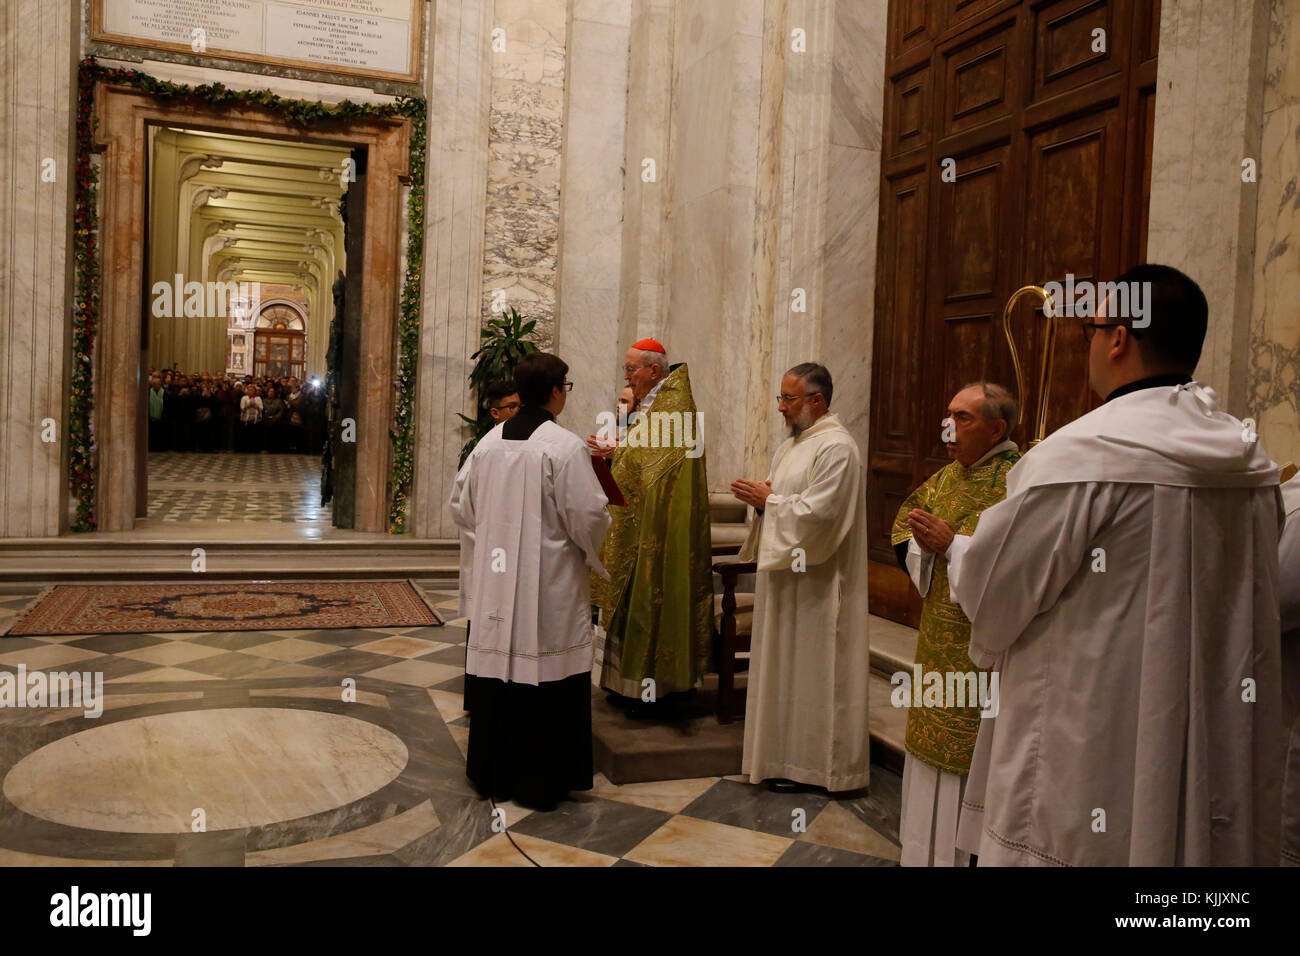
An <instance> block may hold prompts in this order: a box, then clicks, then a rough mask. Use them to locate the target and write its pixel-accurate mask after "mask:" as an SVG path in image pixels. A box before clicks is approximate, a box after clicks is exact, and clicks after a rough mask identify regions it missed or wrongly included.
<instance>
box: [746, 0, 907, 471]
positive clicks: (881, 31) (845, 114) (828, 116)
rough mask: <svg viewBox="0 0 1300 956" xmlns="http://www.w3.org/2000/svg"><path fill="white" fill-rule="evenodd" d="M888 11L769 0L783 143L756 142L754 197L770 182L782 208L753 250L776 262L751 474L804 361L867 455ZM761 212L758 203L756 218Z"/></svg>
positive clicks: (757, 333)
mask: <svg viewBox="0 0 1300 956" xmlns="http://www.w3.org/2000/svg"><path fill="white" fill-rule="evenodd" d="M886 14H887V9H886V5H885V4H884V3H861V2H855V0H768V26H767V30H768V39H767V45H766V49H767V53H766V57H765V60H764V64H763V77H764V78H763V97H764V104H765V106H764V116H765V117H767V116H768V115H769V110H770V112H771V113H773V114H774V115H773V117H772V119H770V120H766V119H765V124H764V128H765V129H767V128H769V127H768V126H767V123H768V122H771V123H773V124H779V129H774V134H775V135H773V136H772V141H773V142H774V143H775V144H776V145H775V146H773V145H772V144H771V143H765V144H764V145H763V146H762V147H761V148H762V149H763V150H764V151H765V152H766V151H772V152H775V153H776V160H775V162H773V161H772V160H770V159H765V158H761V159H760V163H759V170H760V177H762V178H761V180H760V184H759V195H760V196H764V195H766V194H767V193H768V192H769V191H774V193H775V196H776V198H777V201H778V202H779V211H778V212H777V222H776V223H775V224H772V223H766V225H765V227H764V228H763V229H760V230H758V231H757V232H756V241H755V247H754V271H755V275H756V276H757V275H762V273H763V270H772V272H773V274H774V283H773V290H772V305H771V312H770V322H771V330H770V332H768V330H766V329H761V328H760V329H757V330H754V331H753V332H751V342H753V343H761V344H760V345H759V347H758V349H757V350H755V349H754V348H753V347H751V356H750V377H751V383H750V388H749V393H750V395H751V402H750V420H749V421H748V422H747V424H746V434H747V435H748V436H749V438H748V440H747V442H746V448H745V451H746V459H745V467H746V469H747V470H748V471H750V472H754V473H758V472H760V471H763V470H765V469H766V467H767V463H768V461H769V460H770V456H771V453H772V452H773V451H774V450H775V447H776V445H777V444H778V443H779V441H780V440H781V438H782V437H783V424H782V422H781V420H780V418H779V417H778V416H777V414H776V411H775V408H774V407H773V402H774V400H773V396H774V395H775V394H776V392H777V387H778V385H779V383H780V377H781V375H782V373H783V372H784V371H785V369H787V368H790V367H792V366H794V365H797V364H799V363H800V362H807V361H816V362H821V363H822V364H824V365H826V367H827V368H828V369H829V370H830V372H831V375H832V377H833V379H834V381H835V396H834V401H833V405H832V409H833V410H834V411H835V413H836V414H837V415H838V416H839V417H840V419H841V421H843V422H844V424H845V426H846V427H847V428H848V429H849V430H850V431H851V432H852V433H853V436H854V437H855V438H856V439H857V441H858V444H859V447H860V448H861V449H862V452H863V454H864V455H865V454H866V450H867V440H868V429H867V423H868V405H869V402H870V396H871V357H872V356H871V347H872V334H871V333H872V326H873V323H874V315H875V312H874V293H875V262H876V228H877V223H878V220H879V183H880V138H881V122H882V116H883V108H884V107H883V100H884V58H885V18H886ZM795 30H802V31H803V38H804V43H803V47H802V50H796V49H795V45H794V40H793V37H794V31H795ZM778 85H779V87H780V88H779V89H778ZM768 104H771V105H770V107H769V105H768ZM765 152H764V153H760V156H761V157H762V156H764V155H765ZM765 210H766V202H763V203H760V207H759V221H760V224H763V223H765V217H766V215H767V213H766V212H765ZM773 230H775V232H774V234H775V240H776V252H775V257H773V255H772V253H771V250H770V248H769V246H770V243H771V241H772V235H773ZM798 305H801V306H802V307H803V309H804V311H796V307H797V306H798ZM756 314H758V315H762V314H763V311H762V310H758V311H757V313H756ZM764 349H767V350H768V351H766V352H764ZM762 376H765V378H763V380H762V381H759V378H760V377H762Z"/></svg>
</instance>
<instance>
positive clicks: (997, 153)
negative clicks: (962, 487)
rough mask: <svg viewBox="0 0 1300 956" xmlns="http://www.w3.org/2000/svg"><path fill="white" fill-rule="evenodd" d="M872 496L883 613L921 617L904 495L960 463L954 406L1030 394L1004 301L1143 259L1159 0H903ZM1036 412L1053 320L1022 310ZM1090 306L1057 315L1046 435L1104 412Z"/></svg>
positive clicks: (886, 169) (881, 282)
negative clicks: (1098, 408) (1097, 392)
mask: <svg viewBox="0 0 1300 956" xmlns="http://www.w3.org/2000/svg"><path fill="white" fill-rule="evenodd" d="M889 7H890V8H889V25H888V31H889V36H888V40H887V53H886V86H885V119H884V130H883V139H882V151H883V155H882V161H881V184H880V232H879V237H880V238H879V254H878V262H877V272H876V275H877V279H876V327H875V338H874V349H873V356H872V396H871V437H870V447H869V451H868V466H867V467H868V484H867V509H868V526H869V532H870V539H871V544H870V555H871V559H872V567H871V610H872V612H873V613H876V614H880V615H883V616H885V617H888V618H892V619H894V620H898V621H903V622H905V623H908V624H912V625H915V624H916V623H917V619H918V617H919V613H920V600H919V598H918V597H917V596H916V593H915V591H914V590H913V589H912V588H911V586H910V583H909V582H908V580H907V576H906V575H905V574H904V573H903V572H902V571H900V570H899V569H898V566H897V564H896V563H895V560H894V554H893V549H892V548H891V547H890V545H889V535H890V529H891V527H892V525H893V521H894V516H895V514H896V513H897V511H898V508H899V506H900V505H901V504H902V502H903V499H904V498H905V497H906V496H907V494H908V493H909V492H910V491H911V490H912V489H913V488H915V487H916V486H917V485H918V484H920V483H921V482H922V481H924V480H925V479H926V478H927V477H929V476H930V475H931V474H933V473H934V472H935V471H937V470H938V469H939V468H941V467H943V466H944V465H945V464H947V463H948V461H949V459H948V456H947V454H946V453H945V450H944V445H943V443H942V441H941V439H940V422H941V421H942V419H943V417H944V414H945V409H946V408H947V405H948V401H949V400H950V399H951V397H952V395H953V394H954V393H955V392H956V391H957V390H958V389H960V388H961V386H962V385H964V384H966V383H967V382H970V381H974V380H977V379H991V380H993V381H997V382H1001V383H1003V384H1005V385H1006V386H1007V387H1008V388H1010V389H1012V390H1013V391H1014V390H1015V384H1016V383H1015V376H1014V374H1013V371H1012V366H1011V356H1010V353H1009V352H1008V350H1007V345H1006V341H1005V338H1004V337H1003V334H1002V329H1001V316H1002V309H1003V306H1004V305H1005V303H1006V301H1007V299H1008V297H1009V296H1010V295H1011V293H1012V292H1013V291H1014V290H1015V289H1016V288H1018V287H1020V286H1022V285H1026V284H1028V283H1031V282H1032V283H1035V284H1038V285H1042V284H1043V283H1045V282H1048V281H1051V280H1053V279H1055V280H1057V281H1064V279H1065V275H1066V273H1073V274H1074V276H1075V278H1076V280H1078V279H1090V280H1097V281H1102V280H1107V279H1111V278H1114V276H1115V275H1117V274H1118V273H1119V272H1121V271H1123V270H1124V269H1127V268H1129V267H1130V266H1132V265H1134V264H1136V263H1138V262H1140V261H1142V257H1143V255H1144V253H1145V247H1146V223H1147V218H1146V212H1147V204H1148V196H1149V186H1150V168H1151V131H1152V127H1153V122H1154V115H1155V113H1154V98H1155V82H1156V43H1157V33H1158V28H1159V23H1160V10H1159V0H1037V2H1031V0H891V2H890V5H889ZM1014 322H1015V325H1016V330H1017V342H1019V343H1022V344H1021V346H1020V347H1021V350H1022V363H1023V364H1024V366H1025V372H1026V376H1027V380H1026V384H1025V390H1026V392H1027V395H1025V396H1020V400H1021V404H1022V406H1023V410H1022V415H1021V421H1022V424H1021V426H1020V427H1019V428H1017V430H1016V432H1015V433H1013V435H1012V437H1013V438H1015V439H1016V440H1017V441H1019V442H1020V443H1021V445H1022V447H1023V446H1024V444H1025V442H1026V441H1027V440H1028V435H1027V429H1026V427H1025V426H1024V424H1023V422H1024V421H1027V420H1028V421H1032V420H1033V416H1034V414H1035V413H1036V410H1037V409H1036V406H1037V402H1036V395H1037V392H1038V382H1037V380H1036V378H1035V376H1036V375H1037V371H1038V364H1037V363H1038V359H1037V356H1038V354H1039V349H1040V347H1041V334H1042V331H1043V329H1042V326H1043V318H1042V314H1041V312H1040V311H1037V310H1035V309H1032V308H1031V306H1030V304H1029V303H1028V302H1024V303H1021V304H1020V305H1018V307H1017V314H1016V316H1015V318H1014ZM1093 405H1094V400H1093V398H1092V395H1091V391H1090V389H1089V387H1088V373H1087V357H1086V351H1085V347H1084V341H1083V336H1082V332H1081V330H1080V328H1079V324H1078V321H1077V320H1075V319H1065V320H1063V322H1062V324H1061V325H1060V326H1059V330H1058V334H1057V337H1056V348H1055V371H1054V374H1053V384H1052V389H1051V394H1050V396H1049V398H1048V412H1049V415H1048V430H1049V432H1050V431H1051V430H1053V429H1055V428H1058V427H1060V426H1061V425H1062V424H1064V423H1066V422H1068V421H1071V420H1072V419H1074V418H1077V417H1078V416H1079V415H1081V414H1083V413H1084V412H1086V411H1087V410H1088V409H1089V408H1091V407H1093Z"/></svg>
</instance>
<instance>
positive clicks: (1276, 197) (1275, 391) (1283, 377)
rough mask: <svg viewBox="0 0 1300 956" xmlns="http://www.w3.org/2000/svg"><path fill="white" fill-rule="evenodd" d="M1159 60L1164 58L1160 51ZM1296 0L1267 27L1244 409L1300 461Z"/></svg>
mask: <svg viewBox="0 0 1300 956" xmlns="http://www.w3.org/2000/svg"><path fill="white" fill-rule="evenodd" d="M1162 55H1163V54H1162ZM1297 175H1300V0H1274V2H1273V4H1272V9H1271V15H1270V20H1269V29H1268V53H1267V59H1266V70H1265V84H1264V105H1263V131H1262V141H1261V143H1260V148H1259V187H1258V195H1259V204H1258V210H1257V214H1256V228H1255V269H1254V301H1253V309H1252V315H1251V322H1250V367H1249V371H1248V375H1249V405H1248V411H1249V412H1250V414H1251V415H1252V416H1254V417H1255V419H1256V421H1257V422H1258V433H1259V436H1260V440H1261V441H1262V442H1263V443H1264V447H1265V448H1266V449H1267V450H1268V453H1269V454H1270V455H1272V456H1273V460H1274V461H1277V462H1279V463H1281V464H1285V463H1287V462H1297V463H1300V198H1298V196H1300V194H1298V193H1297Z"/></svg>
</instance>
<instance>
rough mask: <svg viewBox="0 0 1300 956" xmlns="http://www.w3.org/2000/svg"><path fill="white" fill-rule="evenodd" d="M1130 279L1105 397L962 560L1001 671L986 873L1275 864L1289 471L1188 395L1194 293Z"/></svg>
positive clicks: (1091, 330)
mask: <svg viewBox="0 0 1300 956" xmlns="http://www.w3.org/2000/svg"><path fill="white" fill-rule="evenodd" d="M1119 282H1121V283H1150V285H1149V286H1147V287H1146V290H1147V295H1145V296H1144V297H1143V298H1144V299H1146V301H1147V303H1148V308H1147V309H1146V314H1145V315H1143V316H1139V317H1137V318H1134V317H1130V316H1124V315H1115V314H1112V313H1113V312H1114V311H1120V310H1112V309H1107V308H1106V307H1105V303H1103V307H1102V308H1101V309H1099V310H1098V314H1097V315H1096V316H1095V317H1091V318H1090V319H1088V320H1085V321H1084V329H1083V331H1084V335H1085V337H1086V338H1088V339H1089V340H1090V345H1089V348H1090V351H1089V371H1090V377H1091V382H1092V387H1093V389H1094V390H1095V391H1096V393H1097V395H1098V396H1099V397H1101V398H1103V399H1104V402H1103V404H1102V405H1101V406H1100V407H1099V408H1097V409H1094V410H1093V411H1091V412H1089V413H1088V414H1086V415H1084V416H1083V417H1081V418H1079V419H1077V420H1076V421H1074V422H1071V423H1070V424H1068V425H1066V426H1064V427H1063V428H1061V429H1059V430H1058V431H1056V432H1055V433H1054V434H1052V435H1050V436H1048V438H1047V439H1046V440H1045V441H1044V442H1042V443H1041V444H1039V445H1037V446H1034V447H1032V448H1030V449H1029V450H1028V452H1026V454H1025V456H1024V457H1023V458H1022V459H1021V460H1020V461H1019V462H1018V463H1017V464H1016V465H1015V467H1013V468H1012V469H1011V473H1010V475H1009V476H1008V478H1007V497H1006V499H1005V500H1004V501H1002V502H1001V503H999V504H996V505H994V506H993V507H991V508H989V509H988V510H987V511H985V512H984V514H983V515H982V516H981V518H980V522H979V527H978V528H977V529H976V530H975V533H974V534H973V535H972V536H970V537H964V536H961V535H958V537H957V541H958V542H962V543H963V545H964V547H963V548H959V549H958V550H959V551H962V552H964V553H960V554H958V555H957V557H953V556H952V555H951V554H950V557H949V580H950V583H951V586H952V589H953V594H954V596H955V597H956V598H957V600H958V601H959V602H960V604H961V606H962V608H963V609H964V610H965V612H966V615H967V617H969V618H970V620H971V625H972V630H971V643H970V657H971V660H972V661H974V662H975V664H977V665H979V666H982V667H990V666H994V667H998V668H999V669H1000V671H1001V682H1000V691H1001V694H1000V700H999V711H998V715H997V717H996V719H994V720H984V721H981V725H980V729H979V740H978V742H977V744H976V750H975V756H974V759H973V763H972V767H971V774H970V779H969V782H968V784H967V789H966V795H965V798H964V801H963V820H962V824H961V828H960V832H959V835H958V843H959V845H960V846H962V848H963V849H967V850H971V849H974V848H975V847H974V845H973V844H972V843H971V842H970V841H971V840H972V837H973V833H972V830H973V829H978V830H980V832H979V840H978V853H979V862H980V865H1006V864H1012V865H1076V866H1077V865H1083V866H1097V865H1121V866H1122V865H1133V866H1169V865H1189V866H1205V865H1237V866H1240V865H1247V864H1258V863H1264V864H1270V865H1275V864H1276V863H1277V860H1278V833H1279V818H1280V784H1281V771H1282V734H1281V723H1280V722H1281V681H1280V676H1279V628H1278V590H1277V583H1278V582H1277V576H1278V570H1277V568H1278V563H1277V562H1278V558H1277V555H1278V533H1279V530H1280V527H1281V518H1282V511H1281V506H1280V495H1279V493H1278V470H1277V467H1276V466H1275V465H1274V464H1273V462H1271V461H1270V460H1269V457H1268V455H1267V454H1265V452H1264V450H1263V449H1262V448H1261V447H1260V445H1259V442H1258V441H1257V440H1256V436H1255V434H1254V431H1253V429H1252V428H1251V427H1249V426H1248V425H1247V424H1244V423H1242V422H1240V421H1238V420H1237V419H1235V418H1233V417H1232V416H1231V415H1229V414H1227V413H1226V412H1224V411H1223V410H1222V409H1221V408H1220V407H1219V401H1218V397H1217V396H1216V395H1215V393H1214V392H1213V391H1212V390H1211V389H1210V388H1208V387H1207V386H1205V385H1203V384H1201V383H1199V382H1195V381H1193V380H1192V377H1191V373H1192V371H1193V369H1194V368H1195V367H1196V363H1197V361H1198V360H1199V357H1200V354H1201V345H1202V342H1203V340H1204V338H1205V330H1206V324H1207V315H1208V309H1207V304H1206V300H1205V296H1204V295H1203V294H1202V292H1201V290H1200V288H1199V287H1198V286H1197V285H1196V283H1195V282H1193V281H1192V280H1191V279H1189V278H1188V277H1187V276H1185V275H1183V274H1182V273H1181V272H1178V271H1177V270H1175V269H1172V268H1168V267H1165V266H1156V265H1144V266H1139V267H1137V268H1135V269H1132V270H1130V271H1129V272H1128V273H1125V274H1124V275H1123V276H1121V277H1120V279H1119ZM1127 288H1129V289H1136V288H1139V287H1138V286H1127ZM1129 301H1130V302H1131V301H1133V299H1132V296H1131V295H1130V297H1129ZM981 805H982V808H983V813H982V826H979V827H974V826H973V824H978V823H979V822H980V816H981V815H980V813H979V810H980V807H981Z"/></svg>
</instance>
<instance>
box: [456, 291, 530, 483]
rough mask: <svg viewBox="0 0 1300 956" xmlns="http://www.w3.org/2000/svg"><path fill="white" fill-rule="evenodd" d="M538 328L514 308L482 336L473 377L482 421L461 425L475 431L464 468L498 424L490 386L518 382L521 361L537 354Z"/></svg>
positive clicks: (471, 381)
mask: <svg viewBox="0 0 1300 956" xmlns="http://www.w3.org/2000/svg"><path fill="white" fill-rule="evenodd" d="M536 325H537V320H536V319H533V320H530V321H527V322H525V321H524V317H523V316H522V315H520V314H519V312H518V311H517V310H516V309H514V308H513V307H511V308H509V309H506V310H505V311H504V312H502V313H501V316H500V317H499V318H493V319H489V320H488V321H487V324H485V325H484V326H483V328H482V330H481V331H480V332H479V337H480V339H481V340H482V341H481V342H480V343H479V350H478V351H477V352H475V353H474V354H473V355H471V356H470V358H472V359H474V370H473V371H472V372H470V373H469V384H470V388H472V389H473V390H474V401H475V405H476V406H477V409H478V417H477V418H470V417H469V416H468V415H461V416H460V418H461V421H463V422H465V424H466V425H468V426H469V427H470V428H472V429H473V431H474V434H473V436H472V437H471V438H470V440H469V441H467V442H465V447H464V448H462V449H461V450H460V464H462V465H463V464H465V459H466V458H468V457H469V454H470V452H472V451H473V450H474V446H475V445H477V444H478V441H479V439H480V438H482V437H483V436H484V435H486V434H487V433H488V432H490V431H491V430H492V427H493V426H494V425H495V424H496V422H495V421H494V420H493V418H492V415H491V413H490V412H488V408H487V402H486V396H487V390H488V386H489V385H491V384H492V383H493V382H497V381H501V380H502V379H510V378H514V374H515V366H516V365H518V364H519V360H520V359H522V358H523V357H524V356H525V355H527V354H528V353H529V352H536V351H537V346H536V345H534V344H533V343H532V342H530V341H529V340H528V336H529V335H531V334H532V331H533V329H534V327H536Z"/></svg>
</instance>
